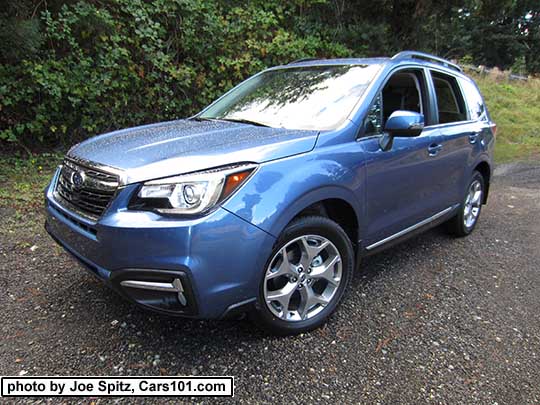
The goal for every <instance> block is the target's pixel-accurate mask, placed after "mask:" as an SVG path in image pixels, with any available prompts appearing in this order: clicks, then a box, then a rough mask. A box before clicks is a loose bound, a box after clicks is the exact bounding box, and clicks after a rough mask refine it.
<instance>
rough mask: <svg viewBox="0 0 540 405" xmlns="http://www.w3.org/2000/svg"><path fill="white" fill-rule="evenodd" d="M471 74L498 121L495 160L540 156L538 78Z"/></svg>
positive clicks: (503, 161) (524, 158)
mask: <svg viewBox="0 0 540 405" xmlns="http://www.w3.org/2000/svg"><path fill="white" fill-rule="evenodd" d="M473 77H474V79H475V80H476V82H477V84H478V86H479V87H480V89H481V91H482V94H483V95H484V98H485V100H486V104H487V106H488V109H489V112H490V114H491V118H492V119H493V121H495V123H496V124H497V143H496V147H495V161H496V162H497V163H505V162H510V161H515V160H532V159H534V160H538V159H540V79H529V80H528V81H523V82H521V81H519V82H518V81H508V80H507V79H505V78H503V77H500V76H499V78H497V77H493V76H490V75H485V76H475V75H473Z"/></svg>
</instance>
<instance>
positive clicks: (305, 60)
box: [287, 58, 319, 65]
mask: <svg viewBox="0 0 540 405" xmlns="http://www.w3.org/2000/svg"><path fill="white" fill-rule="evenodd" d="M310 60H319V58H301V59H296V60H293V61H292V62H289V63H287V65H292V64H293V63H300V62H308V61H310Z"/></svg>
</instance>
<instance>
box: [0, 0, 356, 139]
mask: <svg viewBox="0 0 540 405" xmlns="http://www.w3.org/2000/svg"><path fill="white" fill-rule="evenodd" d="M280 3H281V2H276V3H275V4H274V5H273V6H272V5H270V6H269V5H268V4H267V5H266V6H264V5H262V4H257V2H251V3H249V5H247V6H241V5H239V6H234V5H231V3H227V7H226V8H224V7H223V6H222V4H221V2H220V1H217V0H209V1H204V2H201V1H196V0H174V1H170V0H153V1H151V2H147V1H142V0H110V1H108V2H104V3H95V4H94V3H93V2H92V3H91V2H86V1H80V2H78V3H75V4H72V5H67V4H66V5H63V6H61V8H60V10H59V11H58V12H57V13H54V14H53V13H51V12H49V11H44V12H43V13H42V14H41V27H42V33H43V40H44V43H45V44H46V46H45V47H44V49H43V50H42V51H41V53H40V54H39V55H38V56H37V57H32V58H26V59H23V60H21V61H19V62H18V63H11V64H3V65H2V66H1V67H0V140H4V141H11V142H18V143H19V144H22V145H34V144H36V143H38V144H41V145H55V144H59V143H63V144H71V143H73V142H75V141H78V140H81V139H83V138H85V137H88V136H91V135H94V134H97V133H101V132H105V131H109V130H113V129H116V128H121V127H126V126H133V125H138V124H143V123H147V122H155V121H160V120H165V119H172V118H176V117H182V116H187V115H190V114H193V113H195V112H196V111H198V110H199V109H200V108H201V107H202V106H204V105H206V104H208V103H209V102H210V101H212V100H213V99H215V98H216V97H218V96H219V95H221V94H222V93H223V92H224V91H225V90H227V89H228V88H230V87H231V86H233V85H234V84H236V83H238V82H239V81H241V80H242V79H244V78H245V77H246V76H249V75H251V74H253V73H255V72H257V71H259V70H261V69H263V68H264V67H266V66H269V65H275V64H278V63H281V62H283V61H289V60H292V59H295V58H300V57H305V56H316V55H319V56H336V57H339V56H346V55H349V54H350V51H349V50H348V49H347V48H345V47H343V46H340V45H337V44H334V43H332V42H330V41H328V40H326V39H324V38H322V37H321V36H319V35H317V34H316V33H313V34H309V35H302V36H299V35H297V34H295V33H294V31H292V30H288V29H287V27H288V24H289V23H288V21H289V19H290V16H291V15H292V14H294V13H295V8H296V6H295V4H294V2H293V3H287V5H280ZM300 3H302V4H304V3H306V2H302V1H300ZM308 3H309V2H308ZM4 57H6V55H5V54H4ZM7 57H9V55H8V56H7Z"/></svg>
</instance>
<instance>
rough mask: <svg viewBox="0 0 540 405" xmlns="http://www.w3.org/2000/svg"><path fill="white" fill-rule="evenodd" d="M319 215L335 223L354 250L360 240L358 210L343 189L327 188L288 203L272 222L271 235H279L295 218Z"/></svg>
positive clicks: (354, 200)
mask: <svg viewBox="0 0 540 405" xmlns="http://www.w3.org/2000/svg"><path fill="white" fill-rule="evenodd" d="M309 215H320V216H324V217H327V218H329V219H331V220H333V221H334V222H336V223H338V224H339V225H340V226H341V227H342V228H343V229H344V230H345V232H346V233H347V235H348V236H349V238H350V239H351V242H352V244H353V246H354V247H355V248H356V247H357V246H358V243H359V240H360V229H361V216H360V207H359V205H358V203H357V202H356V198H355V196H354V194H353V193H352V192H351V191H349V190H347V189H345V188H342V187H336V186H327V187H322V188H318V189H316V190H312V191H310V192H307V193H305V194H304V195H302V196H301V197H299V198H298V199H297V200H295V201H294V202H293V203H291V204H290V205H289V206H288V207H287V208H286V209H285V210H284V211H283V212H282V213H280V215H279V218H278V219H277V220H276V221H275V222H274V224H273V226H272V228H271V230H270V233H271V234H272V235H275V236H278V235H280V234H281V233H282V232H283V230H284V229H285V228H286V227H287V225H288V224H289V223H291V222H292V221H293V220H294V219H296V218H298V217H301V216H309Z"/></svg>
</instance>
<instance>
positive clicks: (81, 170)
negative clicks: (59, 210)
mask: <svg viewBox="0 0 540 405" xmlns="http://www.w3.org/2000/svg"><path fill="white" fill-rule="evenodd" d="M118 185H119V179H118V176H116V175H115V174H111V173H106V172H104V171H101V170H96V169H94V168H90V167H87V166H84V165H81V164H79V163H77V162H75V161H72V160H70V159H65V160H64V163H63V165H62V168H61V171H60V175H59V177H58V181H57V183H56V188H55V193H54V197H55V200H56V201H58V203H60V205H62V206H64V207H65V208H67V209H68V210H72V211H75V212H76V213H78V214H80V215H82V216H84V217H87V218H89V219H92V220H97V219H99V217H100V216H101V215H102V214H103V212H104V211H105V209H106V208H107V207H108V206H109V204H110V202H111V200H112V199H113V197H114V195H115V193H116V190H117V189H118Z"/></svg>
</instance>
